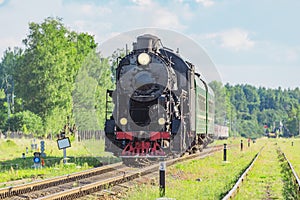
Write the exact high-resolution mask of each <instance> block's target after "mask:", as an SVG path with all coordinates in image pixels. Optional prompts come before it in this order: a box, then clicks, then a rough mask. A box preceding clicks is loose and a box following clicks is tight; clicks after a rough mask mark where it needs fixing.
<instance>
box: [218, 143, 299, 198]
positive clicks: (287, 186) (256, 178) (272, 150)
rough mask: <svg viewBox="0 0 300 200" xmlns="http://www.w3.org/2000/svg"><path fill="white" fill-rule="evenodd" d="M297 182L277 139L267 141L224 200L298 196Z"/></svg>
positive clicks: (295, 175) (296, 177)
mask: <svg viewBox="0 0 300 200" xmlns="http://www.w3.org/2000/svg"><path fill="white" fill-rule="evenodd" d="M299 183H300V180H299V177H298V175H297V174H296V172H295V170H294V168H293V166H292V164H291V162H289V160H288V159H287V157H286V156H285V154H284V153H283V152H282V151H281V149H280V148H279V146H278V145H277V142H276V143H275V142H267V144H266V145H265V146H264V147H263V148H262V149H261V150H260V151H259V152H258V153H257V154H256V156H255V158H254V159H253V160H252V162H251V163H250V164H249V166H248V167H247V169H245V171H244V172H243V173H242V175H241V176H240V177H239V179H238V180H237V182H236V183H235V185H234V186H233V187H232V189H231V190H229V191H228V193H227V194H226V195H225V196H224V198H223V200H227V199H277V198H282V197H283V198H285V199H299V197H300V196H299V189H300V185H299Z"/></svg>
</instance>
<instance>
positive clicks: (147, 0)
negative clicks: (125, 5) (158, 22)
mask: <svg viewBox="0 0 300 200" xmlns="http://www.w3.org/2000/svg"><path fill="white" fill-rule="evenodd" d="M132 2H133V3H136V4H137V5H140V6H148V5H151V4H152V1H151V0H132Z"/></svg>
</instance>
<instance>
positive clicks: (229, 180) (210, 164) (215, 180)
mask: <svg viewBox="0 0 300 200" xmlns="http://www.w3.org/2000/svg"><path fill="white" fill-rule="evenodd" d="M245 141H246V140H244V142H245ZM265 142H266V141H265V140H263V139H262V140H258V141H257V142H256V143H255V144H251V146H250V148H248V147H247V146H244V150H243V151H240V146H239V145H238V146H235V147H232V148H230V149H228V155H227V160H228V162H223V151H221V152H217V153H215V154H214V155H212V156H209V157H206V158H204V159H196V160H192V161H188V162H184V163H179V164H176V165H174V166H171V167H169V168H168V169H167V176H166V195H165V196H166V197H169V198H175V199H177V200H180V199H182V200H185V199H191V200H193V199H220V198H222V197H223V196H224V195H225V194H226V192H227V191H228V190H230V189H231V188H232V187H233V185H234V184H235V182H236V181H237V179H238V178H239V177H240V175H241V174H242V173H243V171H244V169H246V168H247V166H248V165H249V163H250V162H251V160H252V159H253V158H254V156H255V155H256V153H257V152H258V151H259V149H260V148H261V147H262V146H263V144H264V143H265ZM221 143H224V141H222V142H221ZM233 143H236V144H239V143H240V140H239V139H235V140H234V142H233ZM244 145H245V144H244ZM197 179H200V180H201V181H197ZM158 197H159V189H158V186H157V185H151V184H145V185H142V186H140V185H137V186H136V188H134V189H133V190H132V191H130V192H129V193H128V196H127V197H126V198H124V199H149V200H150V199H156V198H158Z"/></svg>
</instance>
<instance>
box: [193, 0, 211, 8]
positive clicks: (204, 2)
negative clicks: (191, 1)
mask: <svg viewBox="0 0 300 200" xmlns="http://www.w3.org/2000/svg"><path fill="white" fill-rule="evenodd" d="M196 3H201V4H202V5H203V6H204V7H210V6H213V5H214V4H215V2H214V1H212V0H196Z"/></svg>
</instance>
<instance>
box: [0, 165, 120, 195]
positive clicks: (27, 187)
mask: <svg viewBox="0 0 300 200" xmlns="http://www.w3.org/2000/svg"><path fill="white" fill-rule="evenodd" d="M121 165H122V162H118V163H115V164H111V165H105V166H102V167H98V168H93V169H89V170H85V171H81V172H76V173H72V174H68V175H63V176H58V177H54V178H49V179H45V180H42V181H35V182H32V183H27V184H22V185H17V186H10V187H6V188H2V189H0V199H4V198H8V197H12V196H16V195H20V194H25V193H29V192H33V191H37V190H41V189H45V188H48V187H53V186H57V185H60V184H63V183H69V182H72V181H77V180H80V179H83V178H88V177H91V176H95V175H97V174H102V173H106V172H110V171H113V170H114V168H116V167H119V166H121Z"/></svg>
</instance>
